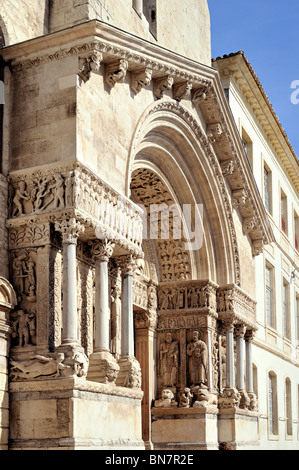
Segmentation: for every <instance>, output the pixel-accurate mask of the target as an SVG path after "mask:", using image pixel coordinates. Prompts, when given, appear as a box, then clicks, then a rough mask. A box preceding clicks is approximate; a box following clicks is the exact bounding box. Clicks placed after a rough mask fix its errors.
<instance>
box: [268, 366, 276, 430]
mask: <svg viewBox="0 0 299 470" xmlns="http://www.w3.org/2000/svg"><path fill="white" fill-rule="evenodd" d="M268 406H269V433H270V434H271V435H274V436H277V435H278V410H277V378H276V375H275V374H274V372H270V373H269V375H268Z"/></svg>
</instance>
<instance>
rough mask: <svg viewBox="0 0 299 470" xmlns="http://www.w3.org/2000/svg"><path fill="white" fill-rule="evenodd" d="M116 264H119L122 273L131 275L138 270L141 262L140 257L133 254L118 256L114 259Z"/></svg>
mask: <svg viewBox="0 0 299 470" xmlns="http://www.w3.org/2000/svg"><path fill="white" fill-rule="evenodd" d="M116 262H117V264H118V265H119V266H120V268H121V270H122V273H123V275H131V276H133V275H134V273H135V272H136V271H138V270H139V269H140V267H141V264H142V263H143V260H142V259H141V258H137V257H136V256H134V255H128V256H120V257H119V258H117V259H116Z"/></svg>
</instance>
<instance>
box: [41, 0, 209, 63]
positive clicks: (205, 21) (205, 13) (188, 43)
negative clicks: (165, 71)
mask: <svg viewBox="0 0 299 470" xmlns="http://www.w3.org/2000/svg"><path fill="white" fill-rule="evenodd" d="M132 4H133V2H132V0H122V1H121V2H115V1H114V0H63V1H61V0H52V3H51V13H50V30H51V31H58V30H60V29H64V28H66V27H70V26H73V25H75V24H79V23H83V22H84V21H88V20H93V19H98V20H101V21H104V22H106V23H109V24H111V25H113V26H116V27H118V28H120V29H123V30H124V31H128V32H130V33H132V34H134V35H136V36H139V37H141V38H143V39H146V40H148V41H150V42H153V43H155V44H158V45H160V46H162V47H164V48H166V49H169V50H171V51H174V52H176V53H178V54H181V55H184V56H186V57H189V58H191V59H194V60H196V61H198V62H201V63H203V64H206V65H210V63H211V35H210V15H209V9H208V4H207V1H206V0H184V1H182V0H171V2H169V1H167V2H166V1H165V0H158V1H157V3H156V23H157V36H156V38H155V37H154V36H153V35H152V34H151V33H150V31H149V23H148V21H147V19H146V18H145V16H144V15H140V16H139V15H138V14H137V13H136V11H135V9H134V8H133V7H132Z"/></svg>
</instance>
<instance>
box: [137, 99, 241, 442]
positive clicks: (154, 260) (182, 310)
mask: <svg viewBox="0 0 299 470" xmlns="http://www.w3.org/2000/svg"><path fill="white" fill-rule="evenodd" d="M216 160H217V159H216V158H214V155H213V151H212V149H211V147H210V145H209V143H208V140H207V139H206V137H205V133H204V131H203V130H202V129H201V127H200V126H199V124H198V121H197V120H195V118H194V116H193V115H192V114H191V113H190V112H189V111H188V110H187V109H185V108H184V107H182V106H181V105H178V104H176V103H173V102H169V101H165V102H159V103H156V104H154V105H152V106H151V107H150V109H149V110H148V111H147V112H146V113H145V115H144V116H143V118H142V119H141V121H140V125H139V127H138V129H137V131H136V134H135V137H134V141H133V145H132V152H131V159H130V165H129V168H128V194H129V195H130V197H131V198H132V200H133V201H134V202H135V203H137V204H140V205H141V206H142V207H143V208H144V210H145V213H146V218H145V220H146V222H147V229H148V230H147V232H146V233H145V236H146V242H145V243H144V246H146V247H147V250H148V251H149V252H150V253H151V256H150V258H149V257H148V256H145V258H146V261H147V264H148V265H150V264H152V265H154V271H155V273H156V283H154V285H155V288H156V292H157V310H156V312H155V313H153V312H144V315H143V317H142V315H141V317H142V318H143V320H142V322H141V323H140V321H137V322H136V317H137V316H138V319H140V312H138V309H137V310H135V340H136V357H137V359H138V360H139V362H140V364H141V368H142V375H143V391H144V401H143V438H144V440H145V441H146V442H147V445H148V448H150V447H151V445H152V443H151V439H152V432H151V423H152V418H151V414H152V411H151V410H152V405H153V403H157V402H159V400H160V401H161V397H162V392H163V390H165V389H167V390H169V391H170V392H171V393H172V400H174V402H175V403H178V402H179V401H180V400H184V399H187V398H186V390H187V389H188V390H190V386H193V391H194V390H198V385H197V389H196V387H195V388H194V386H195V385H196V384H194V383H193V378H192V371H191V365H190V364H191V363H192V358H191V359H190V358H188V355H187V353H186V351H187V348H188V345H189V344H190V343H192V341H193V339H192V337H193V332H194V330H196V331H197V333H198V335H194V336H196V337H197V338H198V336H200V337H201V340H202V343H203V344H204V347H205V348H206V351H207V354H206V359H205V360H206V363H205V365H204V373H203V378H202V379H196V380H197V381H198V380H202V381H203V382H204V383H203V384H202V385H204V387H206V389H207V390H209V392H211V393H213V392H214V391H215V389H216V388H217V383H218V381H219V377H218V369H217V367H214V366H215V364H216V363H217V358H216V356H215V355H216V354H217V351H216V349H217V335H218V332H217V322H216V318H217V305H216V293H217V287H218V286H219V285H226V284H230V283H235V284H238V282H239V279H238V278H239V257H238V249H237V243H236V235H235V232H234V225H233V222H232V215H231V209H230V206H229V204H228V194H227V192H226V188H225V184H224V183H223V179H222V174H221V172H219V167H218V166H219V164H218V162H217V161H216ZM161 206H165V207H166V213H167V214H168V216H169V217H168V219H167V217H166V219H163V215H162V211H159V208H161ZM173 207H178V208H179V209H181V211H180V212H175V211H173V210H171V211H168V212H167V208H168V209H169V208H173ZM183 207H189V208H190V212H189V213H190V214H193V218H192V216H191V219H190V220H187V217H186V213H185V212H184V211H183V210H182V208H183ZM199 207H201V212H200V217H199V219H198V220H197V221H196V218H195V213H196V211H195V208H199ZM176 218H179V221H180V223H181V228H182V230H181V236H179V234H178V233H177V232H175V229H176V228H177V227H178V224H177V223H176ZM165 220H166V222H165ZM154 223H156V224H157V225H156V227H155V228H156V229H155V228H154V229H153V224H154ZM165 223H166V225H167V224H168V227H167V226H165ZM184 229H185V230H184ZM152 235H154V236H152ZM200 236H201V239H200V241H199V240H198V239H199V237H200ZM194 237H195V238H196V240H195V238H194ZM198 241H199V243H195V244H194V242H198ZM166 335H167V336H168V337H169V338H168V340H167V341H168V345H165V344H166V343H165V337H166ZM141 338H142V340H141ZM163 348H164V349H163ZM170 349H171V350H172V351H173V353H171V355H172V356H173V357H174V356H176V357H175V360H174V362H173V361H171V360H169V361H168V362H167V361H166V362H165V361H164V360H163V357H164V356H165V355H166V356H167V354H168V353H169V351H170ZM165 351H166V352H165ZM174 351H175V352H174ZM164 353H165V354H164ZM190 361H191V362H190ZM175 363H176V365H175ZM165 364H166V366H165ZM167 365H168V366H169V367H172V368H173V371H172V372H169V371H167V370H166V369H167V367H168V366H167ZM162 401H163V400H162ZM157 406H159V405H157ZM216 434H217V433H216ZM215 439H217V436H216V437H215Z"/></svg>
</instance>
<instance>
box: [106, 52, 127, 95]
mask: <svg viewBox="0 0 299 470" xmlns="http://www.w3.org/2000/svg"><path fill="white" fill-rule="evenodd" d="M128 67H129V64H128V62H127V61H126V60H125V59H120V60H117V61H116V62H113V63H111V64H108V65H107V66H106V73H105V81H106V83H107V84H108V85H109V87H110V88H113V87H114V86H115V84H116V83H123V82H124V79H125V77H126V74H127V70H128Z"/></svg>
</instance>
